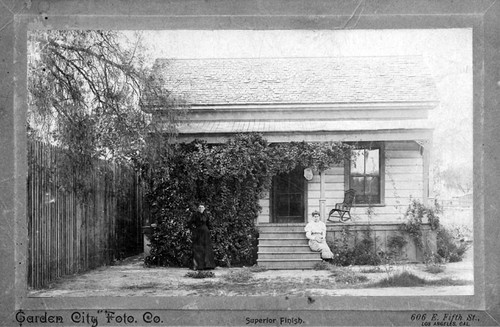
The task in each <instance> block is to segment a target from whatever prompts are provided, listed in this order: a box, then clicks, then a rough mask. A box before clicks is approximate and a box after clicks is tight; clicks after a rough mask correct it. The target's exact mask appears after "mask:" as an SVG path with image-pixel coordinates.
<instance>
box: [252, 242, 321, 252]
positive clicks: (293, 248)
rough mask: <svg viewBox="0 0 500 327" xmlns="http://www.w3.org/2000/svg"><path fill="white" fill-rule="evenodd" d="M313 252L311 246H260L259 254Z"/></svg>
mask: <svg viewBox="0 0 500 327" xmlns="http://www.w3.org/2000/svg"><path fill="white" fill-rule="evenodd" d="M306 251H311V250H310V249H309V246H308V245H306V244H304V245H259V253H280V252H288V253H291V252H306Z"/></svg>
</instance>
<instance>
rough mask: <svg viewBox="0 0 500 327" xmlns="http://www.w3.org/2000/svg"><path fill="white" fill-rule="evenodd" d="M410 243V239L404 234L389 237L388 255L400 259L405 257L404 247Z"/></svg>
mask: <svg viewBox="0 0 500 327" xmlns="http://www.w3.org/2000/svg"><path fill="white" fill-rule="evenodd" d="M406 244H408V241H407V240H406V239H405V238H404V236H402V235H393V236H391V237H389V239H388V241H387V250H388V253H387V254H388V257H389V258H391V259H393V260H395V261H399V260H401V259H402V258H403V255H404V251H403V249H404V247H405V246H406Z"/></svg>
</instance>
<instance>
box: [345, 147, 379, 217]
mask: <svg viewBox="0 0 500 327" xmlns="http://www.w3.org/2000/svg"><path fill="white" fill-rule="evenodd" d="M350 145H352V146H353V150H375V149H378V150H379V174H380V176H379V194H380V201H379V202H378V203H358V202H357V200H356V198H355V199H354V203H353V206H354V207H370V206H371V207H384V206H385V143H384V142H375V141H374V142H357V143H354V144H350ZM350 188H351V159H350V158H348V159H345V160H344V190H345V191H347V190H349V189H350Z"/></svg>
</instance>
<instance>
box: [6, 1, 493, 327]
mask: <svg viewBox="0 0 500 327" xmlns="http://www.w3.org/2000/svg"><path fill="white" fill-rule="evenodd" d="M0 7H1V8H2V10H0V53H1V55H0V58H1V61H0V76H1V78H0V133H1V139H0V140H1V142H0V151H1V152H0V153H2V160H1V161H0V181H1V183H0V194H1V201H0V208H1V211H0V212H1V213H0V214H1V215H2V222H3V224H2V225H3V226H2V227H0V239H1V240H2V242H1V245H0V251H1V252H0V255H1V257H2V265H1V266H0V275H1V276H2V278H1V281H0V284H1V291H2V293H1V294H2V297H1V298H2V299H1V306H0V325H6V326H9V325H11V324H13V323H15V322H16V313H18V312H19V311H20V310H23V311H25V312H34V313H37V314H38V315H40V314H43V312H45V313H46V312H47V311H50V312H52V313H54V314H55V313H58V314H60V315H61V316H65V317H66V316H68V317H69V316H71V314H72V313H73V312H75V311H80V312H82V311H87V312H90V311H92V312H95V311H99V310H101V311H102V310H115V311H116V312H129V314H135V315H136V316H137V317H139V318H141V317H142V316H143V313H145V312H146V311H145V310H149V311H148V312H150V311H152V310H153V311H155V312H157V314H158V315H163V316H162V317H163V318H162V319H163V320H162V323H164V324H168V325H171V324H175V325H245V324H247V323H246V320H245V319H246V318H247V317H249V316H254V317H262V318H265V317H280V316H282V315H285V314H288V315H291V312H293V315H295V316H300V317H301V320H304V321H307V323H308V324H313V325H332V324H333V325H352V326H355V325H366V324H368V325H374V326H375V325H387V324H392V325H417V323H419V324H418V325H419V326H420V325H421V321H414V320H412V319H411V317H412V314H415V313H426V312H428V313H429V314H430V313H433V312H440V313H443V312H447V313H450V314H453V313H456V314H461V315H463V316H467V315H469V314H470V313H474V314H477V317H480V318H477V319H478V320H477V321H475V320H474V321H472V322H471V326H472V325H474V323H475V324H476V325H479V326H499V325H500V323H499V321H500V251H499V250H498V249H499V248H500V238H499V235H500V219H499V217H498V216H499V214H500V212H499V211H500V206H499V204H498V203H499V201H498V200H497V198H496V195H497V194H499V192H498V191H499V189H500V175H499V174H498V169H497V167H500V128H498V127H497V126H498V124H499V123H500V110H498V108H499V107H498V106H499V104H500V103H499V97H500V90H499V88H500V82H499V80H500V58H499V56H500V19H499V18H500V17H499V16H500V3H499V2H497V1H496V0H487V1H486V0H484V1H473V0H467V1H453V0H444V1H409V0H404V1H396V0H375V1H367V0H360V1H327V0H315V1H307V2H304V1H301V0H289V1H287V0H276V1H244V0H237V1H230V0H210V1H160V0H154V1H153V0H152V1H148V2H143V1H131V0H127V1H104V0H96V1H91V2H79V1H28V0H26V1H15V0H12V1H7V0H0ZM438 28H471V29H472V31H473V70H474V71H473V89H474V96H473V101H474V102H473V110H474V112H473V117H474V118H473V129H474V135H473V145H474V150H473V156H474V160H473V161H474V162H473V163H474V295H473V296H453V297H450V296H440V295H435V296H425V297H422V296H398V297H395V296H393V297H390V296H388V297H386V296H380V297H378V296H377V297H353V296H344V297H341V296H336V297H328V296H324V297H315V298H311V297H290V298H288V297H287V298H284V297H281V298H278V297H259V296H255V297H253V296H252V297H237V296H236V297H193V296H191V297H123V298H122V297H93V298H77V297H63V296H62V297H57V298H30V297H29V296H28V291H27V281H26V270H27V261H26V256H27V243H28V232H27V224H26V176H27V159H26V128H25V124H26V108H27V86H26V84H27V32H28V30H36V29H81V30H85V29H105V30H106V29H109V30H141V29H144V30H167V29H186V30H222V29H228V30H231V29H233V30H251V29H256V30H304V29H306V30H340V29H351V30H364V29H377V30H383V29H438ZM332 319H334V320H332ZM464 320H465V317H464ZM70 321H71V320H70ZM333 322H334V323H333ZM136 324H139V325H140V320H139V321H136ZM107 325H108V326H110V325H113V324H107ZM129 325H130V324H129ZM132 325H133V324H132Z"/></svg>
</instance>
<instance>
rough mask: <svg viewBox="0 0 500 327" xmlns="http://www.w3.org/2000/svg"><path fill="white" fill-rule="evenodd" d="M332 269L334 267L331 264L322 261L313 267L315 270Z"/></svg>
mask: <svg viewBox="0 0 500 327" xmlns="http://www.w3.org/2000/svg"><path fill="white" fill-rule="evenodd" d="M331 267H332V265H331V264H329V263H328V262H326V261H321V262H317V263H315V264H314V266H313V269H314V270H330V269H331Z"/></svg>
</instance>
